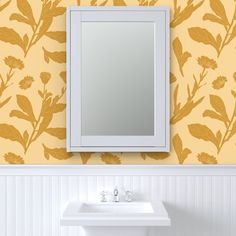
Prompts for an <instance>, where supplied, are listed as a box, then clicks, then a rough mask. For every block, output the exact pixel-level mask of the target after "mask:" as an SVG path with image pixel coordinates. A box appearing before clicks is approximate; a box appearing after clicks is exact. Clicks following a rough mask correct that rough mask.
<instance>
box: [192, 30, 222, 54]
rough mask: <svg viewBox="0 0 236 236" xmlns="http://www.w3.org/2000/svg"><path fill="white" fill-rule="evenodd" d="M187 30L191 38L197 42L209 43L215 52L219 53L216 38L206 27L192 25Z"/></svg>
mask: <svg viewBox="0 0 236 236" xmlns="http://www.w3.org/2000/svg"><path fill="white" fill-rule="evenodd" d="M188 32H189V35H190V37H191V38H192V39H193V40H195V41H197V42H199V43H203V44H208V45H211V46H213V47H214V48H215V50H216V51H217V53H219V50H220V49H219V46H220V45H218V43H217V40H216V39H215V38H214V36H213V35H212V34H211V33H210V32H209V31H208V30H207V29H203V28H201V27H192V28H190V29H188Z"/></svg>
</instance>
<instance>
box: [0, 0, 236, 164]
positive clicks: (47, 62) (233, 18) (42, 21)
mask: <svg viewBox="0 0 236 236" xmlns="http://www.w3.org/2000/svg"><path fill="white" fill-rule="evenodd" d="M69 5H84V6H88V5H89V6H90V5H93V6H103V5H104V6H110V5H114V6H154V5H155V6H161V5H164V6H170V7H171V10H172V16H171V45H172V55H171V76H170V86H171V90H172V95H171V100H172V112H171V120H170V122H171V132H172V133H171V143H172V148H171V152H170V153H167V154H165V153H84V154H76V153H67V152H66V149H65V138H66V135H65V133H66V132H65V108H66V100H65V89H66V72H65V70H66V64H65V62H66V59H65V58H66V52H65V50H66V49H65V42H66V36H65V23H66V22H65V7H66V6H69ZM235 37H236V2H235V1H234V0H227V1H223V0H205V1H204V0H194V1H191V0H188V1H180V0H113V1H112V0H91V1H88V0H81V1H75V0H64V1H60V0H53V1H52V0H42V1H39V0H38V1H33V0H2V1H0V48H1V53H0V68H1V69H0V74H1V76H0V78H1V84H0V114H1V115H0V143H1V148H0V163H1V164H235V163H236V157H235V155H234V153H235V152H236V145H235V138H236V136H235V133H236V115H235V114H236V100H235V99H236V73H235V72H236V68H235V61H236V53H235V52H236V50H235V45H236V40H235ZM108 99H109V98H108Z"/></svg>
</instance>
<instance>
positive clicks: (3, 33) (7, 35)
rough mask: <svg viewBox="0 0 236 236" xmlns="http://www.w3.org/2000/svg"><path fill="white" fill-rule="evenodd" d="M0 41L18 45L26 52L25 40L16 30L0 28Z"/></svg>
mask: <svg viewBox="0 0 236 236" xmlns="http://www.w3.org/2000/svg"><path fill="white" fill-rule="evenodd" d="M0 40H2V41H4V42H6V43H10V44H14V45H18V46H19V47H21V48H22V49H23V50H24V51H25V45H24V42H23V39H22V38H21V36H20V35H19V34H18V33H17V32H16V31H15V30H14V29H11V28H7V27H0Z"/></svg>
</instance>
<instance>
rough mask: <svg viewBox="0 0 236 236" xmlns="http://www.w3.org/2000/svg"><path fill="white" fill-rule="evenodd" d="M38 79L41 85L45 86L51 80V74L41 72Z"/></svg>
mask: <svg viewBox="0 0 236 236" xmlns="http://www.w3.org/2000/svg"><path fill="white" fill-rule="evenodd" d="M40 78H41V81H42V83H43V84H47V83H48V81H49V80H50V79H51V74H50V73H48V72H41V73H40Z"/></svg>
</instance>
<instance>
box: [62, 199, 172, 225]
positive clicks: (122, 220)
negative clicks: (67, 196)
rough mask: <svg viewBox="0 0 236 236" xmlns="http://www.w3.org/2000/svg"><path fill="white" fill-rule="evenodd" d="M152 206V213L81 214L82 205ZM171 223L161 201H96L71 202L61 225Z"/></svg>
mask: <svg viewBox="0 0 236 236" xmlns="http://www.w3.org/2000/svg"><path fill="white" fill-rule="evenodd" d="M147 203H148V204H151V206H152V208H153V212H151V213H127V212H124V213H119V214H117V213H114V212H111V213H107V212H106V213H104V212H92V213H91V212H89V213H87V212H79V211H78V209H79V207H80V206H81V204H99V205H111V207H112V206H117V205H127V206H128V205H134V204H135V205H138V204H147ZM170 224H171V221H170V218H169V216H168V213H167V211H166V209H165V207H164V205H163V203H162V202H161V201H159V202H157V203H153V202H151V201H133V202H118V203H115V202H94V201H70V202H68V203H67V204H66V206H65V209H64V211H62V215H61V225H67V226H69V225H70V226H101V227H102V226H140V227H145V226H146V227H147V226H170Z"/></svg>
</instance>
